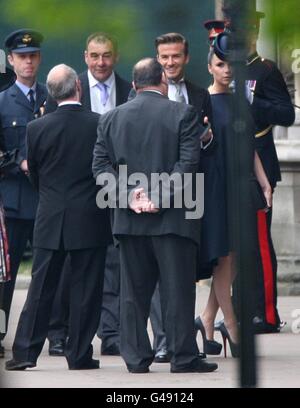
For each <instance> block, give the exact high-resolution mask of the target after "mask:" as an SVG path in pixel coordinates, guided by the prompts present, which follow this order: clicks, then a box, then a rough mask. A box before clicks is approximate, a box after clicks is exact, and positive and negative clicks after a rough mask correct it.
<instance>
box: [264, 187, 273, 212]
mask: <svg viewBox="0 0 300 408" xmlns="http://www.w3.org/2000/svg"><path fill="white" fill-rule="evenodd" d="M262 190H263V193H264V196H265V199H266V201H267V205H268V207H272V201H273V193H272V188H271V187H270V186H266V187H264V188H263V189H262Z"/></svg>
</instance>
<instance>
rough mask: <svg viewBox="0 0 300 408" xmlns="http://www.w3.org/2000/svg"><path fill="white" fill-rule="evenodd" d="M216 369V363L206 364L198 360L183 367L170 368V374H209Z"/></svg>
mask: <svg viewBox="0 0 300 408" xmlns="http://www.w3.org/2000/svg"><path fill="white" fill-rule="evenodd" d="M217 368H218V364H216V363H208V362H207V361H205V360H203V359H200V358H198V359H197V360H195V361H194V362H193V363H192V364H190V365H188V366H184V367H172V366H171V370H170V371H171V373H211V372H213V371H215V370H216V369H217Z"/></svg>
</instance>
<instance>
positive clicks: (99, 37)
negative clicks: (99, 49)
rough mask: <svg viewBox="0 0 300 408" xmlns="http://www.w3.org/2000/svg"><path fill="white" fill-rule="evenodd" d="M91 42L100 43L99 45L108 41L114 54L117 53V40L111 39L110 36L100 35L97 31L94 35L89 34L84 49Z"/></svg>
mask: <svg viewBox="0 0 300 408" xmlns="http://www.w3.org/2000/svg"><path fill="white" fill-rule="evenodd" d="M91 41H95V42H96V43H100V44H102V43H106V42H108V41H110V42H111V43H112V45H113V49H114V52H115V54H117V53H118V43H117V40H116V39H115V38H114V37H112V36H111V35H109V34H107V33H102V32H100V31H98V32H96V33H93V34H91V35H90V36H89V37H88V38H87V40H86V49H88V46H89V43H90V42H91Z"/></svg>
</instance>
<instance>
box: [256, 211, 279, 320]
mask: <svg viewBox="0 0 300 408" xmlns="http://www.w3.org/2000/svg"><path fill="white" fill-rule="evenodd" d="M257 227H258V239H259V250H260V255H261V260H262V266H263V278H264V292H265V318H266V322H267V323H269V324H274V325H275V324H276V315H275V306H274V292H275V291H274V283H273V281H274V280H273V276H274V272H273V266H272V259H271V251H270V245H269V239H268V225H267V213H266V212H264V211H258V212H257Z"/></svg>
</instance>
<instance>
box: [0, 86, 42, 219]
mask: <svg viewBox="0 0 300 408" xmlns="http://www.w3.org/2000/svg"><path fill="white" fill-rule="evenodd" d="M46 98H47V91H46V88H45V86H44V85H41V84H37V88H36V102H35V107H34V111H33V110H32V108H31V105H30V103H29V101H28V99H27V98H26V96H25V95H24V94H23V92H22V91H21V90H20V88H19V87H18V86H17V85H13V86H12V87H11V88H9V89H7V90H6V91H4V92H2V93H1V94H0V133H2V138H3V140H4V144H5V148H6V149H7V150H12V149H18V150H19V157H18V163H21V162H22V161H23V160H24V159H26V143H25V139H26V126H27V124H28V123H29V122H31V121H32V120H33V119H35V118H36V117H37V116H39V115H40V112H39V111H40V108H41V107H42V106H43V105H44V103H45V100H46ZM0 138H1V137H0ZM0 194H1V195H2V199H3V204H4V208H5V214H6V216H7V217H13V218H19V219H31V220H32V219H34V218H35V213H36V207H37V202H38V195H37V193H36V191H35V190H34V189H33V188H32V185H31V184H30V182H29V180H28V177H27V176H26V175H25V174H24V173H23V171H21V169H20V168H19V167H18V166H16V168H15V169H13V170H11V171H9V172H6V173H5V177H4V178H3V179H2V180H1V181H0Z"/></svg>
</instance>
